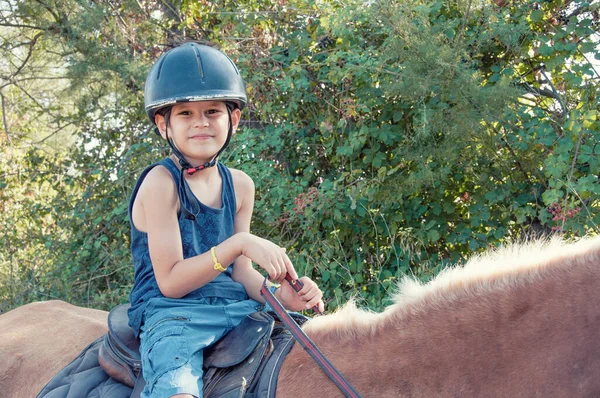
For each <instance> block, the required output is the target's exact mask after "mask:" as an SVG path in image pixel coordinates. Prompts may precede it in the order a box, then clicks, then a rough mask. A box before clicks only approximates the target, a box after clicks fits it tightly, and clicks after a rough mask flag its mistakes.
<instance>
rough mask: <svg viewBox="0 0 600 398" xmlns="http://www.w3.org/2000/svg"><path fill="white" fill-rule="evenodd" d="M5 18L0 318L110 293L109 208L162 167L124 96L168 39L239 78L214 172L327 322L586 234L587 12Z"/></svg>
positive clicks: (115, 230) (590, 173)
mask: <svg viewBox="0 0 600 398" xmlns="http://www.w3.org/2000/svg"><path fill="white" fill-rule="evenodd" d="M8 6H10V7H11V8H12V11H13V12H12V13H11V15H10V16H4V14H2V16H0V25H2V28H1V29H2V30H0V35H1V38H2V40H1V42H0V51H1V52H2V55H3V58H4V59H5V61H4V62H3V63H1V64H0V67H1V68H2V72H1V73H0V75H1V76H2V77H1V79H2V81H1V85H0V94H1V98H0V99H2V114H3V125H4V129H3V132H2V133H0V140H2V141H0V143H1V145H2V149H3V153H5V154H6V156H5V157H3V159H2V160H1V161H0V187H1V188H2V190H1V192H0V198H1V202H0V206H1V207H2V218H0V223H1V224H2V226H1V227H0V228H1V229H0V247H2V249H1V250H0V309H1V310H6V309H9V308H12V307H14V306H17V305H20V304H23V303H25V302H29V301H33V300H40V299H49V298H61V299H65V300H68V301H70V302H73V303H76V304H85V305H90V306H94V307H99V308H109V307H111V306H113V305H114V304H116V303H119V302H123V301H125V300H127V297H128V292H129V289H130V286H131V283H132V278H133V269H132V266H131V261H130V256H129V223H128V218H127V203H128V199H129V195H130V192H131V189H132V188H133V184H134V182H135V180H136V178H137V176H138V175H139V173H140V172H141V170H142V169H143V168H144V167H145V166H147V165H148V164H150V163H152V162H153V161H155V160H158V159H160V158H162V157H163V156H165V155H166V154H167V153H168V152H167V151H166V150H165V149H164V148H163V147H162V146H161V144H160V143H159V141H158V140H157V139H154V138H153V137H152V134H149V131H148V127H149V126H148V123H147V120H146V118H145V114H144V112H143V109H142V108H143V104H142V96H143V92H142V90H143V81H144V78H145V73H146V71H147V69H148V66H149V65H150V64H151V63H152V61H153V60H154V59H156V57H157V56H158V55H159V54H160V53H161V52H162V51H163V50H164V49H165V48H167V47H168V46H170V45H172V44H173V43H177V42H179V41H182V40H200V41H204V42H209V43H213V44H215V45H217V46H219V47H220V48H222V49H223V50H224V51H226V52H227V53H228V54H230V55H231V56H232V58H233V59H234V60H235V62H236V63H237V64H238V66H239V67H240V70H241V72H242V73H243V74H244V78H245V80H246V82H247V88H248V93H249V97H250V99H251V103H250V104H249V106H248V108H247V111H244V118H245V121H244V125H243V128H242V129H241V130H240V131H239V132H238V134H237V135H236V137H235V138H234V140H233V142H232V144H231V146H230V149H229V150H228V153H227V154H226V158H225V159H224V161H225V163H226V164H227V165H229V166H231V167H236V168H240V169H242V170H244V171H245V172H247V173H248V174H249V175H251V176H252V177H253V178H254V180H255V183H256V187H257V197H256V208H255V213H254V214H255V216H254V220H253V225H252V230H253V232H254V233H256V234H257V235H260V236H264V237H267V238H269V239H272V240H274V241H276V242H278V243H279V244H281V245H283V246H286V247H288V249H289V253H290V255H291V257H292V259H293V260H294V262H295V264H296V268H297V269H298V270H299V273H301V274H308V275H311V276H312V277H314V278H315V279H316V280H317V281H318V283H319V284H320V286H321V287H322V288H323V290H324V292H325V296H326V298H327V300H328V301H329V308H331V307H332V306H335V305H338V304H340V303H343V302H345V301H347V300H348V299H349V298H351V297H355V298H357V299H358V300H359V302H360V303H362V304H364V305H366V306H369V307H371V308H373V309H381V308H382V307H383V306H385V305H387V304H389V302H388V301H387V299H388V297H389V296H390V293H391V291H392V290H393V289H394V287H395V285H396V282H397V280H398V279H399V278H401V277H403V276H405V275H413V276H414V277H416V278H419V279H421V280H423V281H426V280H428V279H429V278H431V277H433V276H434V275H436V274H437V273H438V272H439V271H440V270H441V269H442V268H443V267H445V266H446V265H448V264H449V263H456V262H460V261H462V259H464V258H465V257H467V256H469V255H470V254H472V253H473V252H477V251H481V250H484V249H485V248H487V247H489V246H492V245H497V244H500V243H503V242H505V241H509V240H519V239H524V238H527V237H531V236H544V235H547V234H551V233H562V234H564V235H565V236H569V237H570V236H582V235H585V234H591V233H597V232H598V227H597V225H598V223H599V222H600V199H599V198H600V195H599V194H600V184H599V181H598V178H599V176H598V170H600V156H599V152H600V146H599V145H598V142H600V127H599V124H598V123H599V122H598V116H597V115H598V111H599V110H600V109H599V104H598V80H599V79H600V76H599V75H598V64H597V63H596V64H594V63H592V62H591V61H592V60H598V58H600V52H599V48H598V46H597V43H596V42H595V41H594V40H596V41H597V38H596V39H594V37H595V36H594V35H595V34H596V33H595V32H596V31H597V30H598V29H597V28H598V5H597V4H589V3H585V2H582V1H574V2H569V3H568V4H566V3H563V2H560V1H551V2H543V3H542V2H540V3H538V2H525V3H516V2H512V3H510V4H508V3H506V4H505V2H504V1H503V0H498V1H496V2H494V3H491V4H487V3H475V2H454V3H452V2H444V1H441V0H406V1H404V2H401V3H398V2H387V1H381V2H371V3H364V2H352V1H350V2H346V3H344V4H342V3H339V2H335V1H331V2H325V3H323V2H320V3H318V4H317V3H314V2H310V1H288V2H284V4H283V3H281V2H278V3H273V2H269V1H266V0H244V1H242V2H239V1H236V2H231V1H222V2H218V4H217V3H202V2H195V1H184V2H182V3H168V2H162V3H160V4H159V3H139V2H130V1H121V2H119V1H118V2H116V3H115V2H102V1H100V2H94V3H81V2H72V1H66V0H54V1H53V2H51V3H47V2H46V3H40V2H31V1H17V2H14V3H9V5H8ZM13 43H18V44H16V45H15V44H13ZM48 82H52V84H49V83H48Z"/></svg>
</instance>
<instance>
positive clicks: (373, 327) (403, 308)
mask: <svg viewBox="0 0 600 398" xmlns="http://www.w3.org/2000/svg"><path fill="white" fill-rule="evenodd" d="M567 260H568V261H567ZM594 264H595V266H598V264H600V239H599V238H585V239H581V240H579V241H577V242H567V241H564V240H562V239H559V238H553V239H547V240H536V241H529V242H525V243H521V244H511V245H507V246H503V247H500V248H494V249H491V250H489V251H487V252H485V253H483V254H477V255H475V256H473V257H471V258H470V259H469V261H467V263H466V264H464V265H463V266H452V267H448V268H446V269H444V270H443V271H442V272H440V273H439V274H438V275H437V276H436V277H435V278H434V279H432V280H431V281H430V282H428V283H426V284H423V283H422V282H420V281H418V280H416V279H415V278H414V277H409V276H405V277H403V278H402V279H401V280H400V282H399V283H398V284H397V286H396V289H395V293H394V294H393V296H392V298H393V304H392V305H390V306H389V307H387V308H386V309H385V310H384V311H383V312H382V313H375V312H372V311H369V310H364V309H360V308H358V307H357V306H356V303H355V300H350V301H349V302H348V303H346V304H345V305H344V306H342V307H341V308H340V309H338V310H336V311H335V312H334V313H332V314H330V315H326V316H321V317H315V318H313V319H311V320H310V321H308V322H307V323H306V324H305V325H304V330H305V331H306V333H308V334H309V335H310V336H311V337H313V338H317V339H318V338H319V337H326V336H327V337H331V338H335V339H340V338H350V339H357V338H361V337H372V336H374V335H376V334H377V333H378V332H379V331H380V330H381V328H382V325H384V324H385V323H387V321H390V320H391V321H392V322H398V321H401V320H403V319H406V318H407V317H408V316H411V315H415V314H419V313H424V312H426V311H427V310H428V309H431V308H433V307H439V306H442V305H444V304H445V303H448V302H451V301H454V300H457V299H460V298H462V297H465V296H474V295H485V294H486V292H489V291H492V290H497V289H511V288H513V287H517V286H518V285H521V284H526V283H530V282H532V281H534V280H535V279H537V278H542V277H545V276H548V275H551V274H552V273H553V272H556V271H557V270H565V269H567V267H568V268H573V269H576V268H577V267H578V266H585V265H588V266H594Z"/></svg>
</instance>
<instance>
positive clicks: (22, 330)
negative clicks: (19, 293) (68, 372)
mask: <svg viewBox="0 0 600 398" xmlns="http://www.w3.org/2000/svg"><path fill="white" fill-rule="evenodd" d="M107 317H108V313H107V312H105V311H100V310H94V309H90V308H82V307H76V306H74V305H71V304H68V303H65V302H63V301H58V300H52V301H43V302H35V303H31V304H26V305H24V306H21V307H19V308H16V309H14V310H12V311H9V312H7V313H5V314H3V315H1V316H0V330H1V331H2V339H0V358H2V361H0V391H2V392H3V394H7V396H10V397H31V396H35V394H37V393H38V392H39V391H40V390H41V389H42V388H43V387H44V385H45V384H46V383H47V382H48V381H49V380H50V379H51V378H52V377H53V376H54V375H55V374H56V373H58V372H59V371H60V370H61V369H62V368H63V367H65V366H66V365H67V364H68V363H69V362H71V361H72V360H73V359H75V357H76V356H77V355H78V354H79V353H80V352H81V351H82V350H83V349H84V348H85V347H86V346H87V345H88V344H90V343H91V342H92V341H94V340H95V339H97V338H98V337H100V336H102V335H103V334H105V333H106V331H107Z"/></svg>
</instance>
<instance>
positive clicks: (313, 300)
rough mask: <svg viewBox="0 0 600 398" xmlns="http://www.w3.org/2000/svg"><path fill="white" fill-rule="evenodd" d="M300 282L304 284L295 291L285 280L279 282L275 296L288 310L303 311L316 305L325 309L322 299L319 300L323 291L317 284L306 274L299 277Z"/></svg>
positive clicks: (320, 308) (321, 309) (322, 309)
mask: <svg viewBox="0 0 600 398" xmlns="http://www.w3.org/2000/svg"><path fill="white" fill-rule="evenodd" d="M292 278H293V276H292ZM293 279H296V278H293ZM300 282H302V283H303V284H304V286H303V287H302V289H300V291H299V292H296V291H295V290H294V288H293V287H292V286H291V285H290V284H289V283H287V281H284V282H283V283H282V284H281V287H280V288H279V289H277V291H276V292H275V297H276V298H277V299H278V300H279V301H280V302H281V304H282V305H283V306H284V307H285V308H286V309H288V310H290V311H304V310H307V309H309V308H312V307H314V306H315V305H316V306H317V308H319V310H320V311H321V312H323V311H324V310H325V304H323V300H321V299H322V298H323V292H322V291H321V289H319V286H317V284H316V283H315V282H313V281H312V279H310V278H309V277H308V276H303V277H302V278H300Z"/></svg>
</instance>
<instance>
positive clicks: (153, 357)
mask: <svg viewBox="0 0 600 398" xmlns="http://www.w3.org/2000/svg"><path fill="white" fill-rule="evenodd" d="M181 301H183V302H181ZM149 307H151V308H150V311H149V312H148V313H147V314H145V315H144V325H143V327H142V335H141V346H140V353H141V356H142V370H143V372H144V379H145V380H146V387H145V389H144V392H143V393H142V397H150V396H151V397H165V398H166V397H171V396H174V395H177V394H190V395H192V396H195V397H198V398H200V397H202V388H203V381H202V376H203V370H202V365H203V363H204V357H203V349H204V348H206V347H207V346H209V345H211V344H213V343H215V342H216V341H217V340H218V339H220V338H221V337H222V336H223V335H224V334H225V333H227V332H228V331H229V330H231V329H233V327H235V326H236V325H237V324H238V323H239V322H241V320H242V319H243V318H244V317H245V316H246V315H248V314H249V313H251V312H254V311H256V309H257V308H260V307H261V305H260V304H259V303H257V302H255V301H252V300H246V301H234V300H226V299H218V300H210V304H202V303H198V301H195V300H194V301H190V300H172V299H159V300H153V302H152V306H149Z"/></svg>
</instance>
